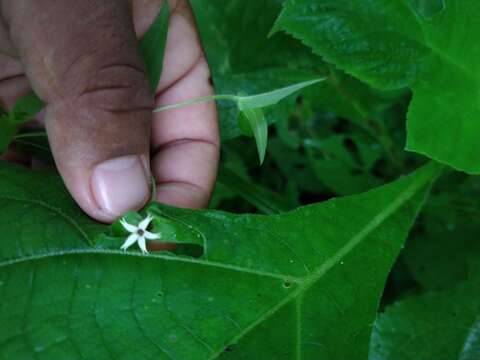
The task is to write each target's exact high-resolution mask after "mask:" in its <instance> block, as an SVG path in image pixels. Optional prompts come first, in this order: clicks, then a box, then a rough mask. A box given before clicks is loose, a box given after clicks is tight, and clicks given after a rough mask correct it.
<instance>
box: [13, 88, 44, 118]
mask: <svg viewBox="0 0 480 360" xmlns="http://www.w3.org/2000/svg"><path fill="white" fill-rule="evenodd" d="M44 106H45V104H44V103H43V101H42V100H40V98H39V97H38V96H37V95H36V94H35V93H34V92H33V91H30V92H29V93H28V94H27V95H25V96H23V97H21V98H20V99H19V100H18V101H17V102H16V103H15V105H14V106H13V109H12V112H11V113H10V121H11V123H12V124H16V125H20V124H23V123H24V122H26V121H29V120H31V119H33V118H34V117H35V115H37V114H38V113H39V112H40V111H41V110H42V109H43V107H44Z"/></svg>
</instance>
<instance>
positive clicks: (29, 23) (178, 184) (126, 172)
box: [0, 0, 219, 222]
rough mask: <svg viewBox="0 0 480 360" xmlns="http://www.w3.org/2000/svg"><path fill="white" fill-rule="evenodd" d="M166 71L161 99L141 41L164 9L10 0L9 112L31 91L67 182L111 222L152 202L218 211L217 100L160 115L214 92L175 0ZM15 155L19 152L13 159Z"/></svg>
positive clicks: (3, 88)
mask: <svg viewBox="0 0 480 360" xmlns="http://www.w3.org/2000/svg"><path fill="white" fill-rule="evenodd" d="M168 1H169V5H170V26H169V32H168V38H167V44H166V50H165V59H164V68H163V72H162V76H161V79H160V83H159V85H158V88H157V89H156V93H155V94H152V92H151V90H150V89H149V82H148V79H147V76H146V74H145V67H144V64H143V60H142V59H141V57H140V55H139V51H138V39H139V38H141V37H142V36H143V35H144V34H145V33H146V31H147V30H148V28H149V27H150V25H151V24H152V23H153V21H154V19H155V18H156V16H157V14H158V13H159V11H160V8H161V6H162V2H163V0H134V1H132V0H103V1H78V0H62V1H55V0H0V5H1V8H0V14H1V19H0V21H1V22H0V104H1V105H2V106H3V107H6V108H7V109H9V108H11V106H12V105H13V104H14V102H15V101H16V100H17V99H18V98H19V97H21V96H23V95H24V94H26V93H27V92H28V91H29V90H30V86H31V87H32V88H33V90H34V91H35V92H36V93H37V94H38V95H39V96H40V98H42V100H44V101H45V103H46V108H45V112H44V113H42V115H41V116H40V118H41V119H40V120H41V121H42V122H43V123H44V125H45V128H46V130H47V133H48V138H49V142H50V145H51V148H52V152H53V155H54V158H55V162H56V165H57V168H58V170H59V171H60V174H61V175H62V177H63V179H64V181H65V184H66V185H67V187H68V189H69V191H70V193H71V194H72V196H73V197H74V198H75V200H76V201H77V203H78V204H79V205H80V206H81V207H82V209H83V210H84V211H85V212H86V213H88V214H89V215H90V216H92V217H93V218H96V219H97V220H99V221H103V222H111V221H114V220H115V219H116V218H118V217H119V216H121V215H122V214H123V213H124V212H126V211H128V210H138V209H140V208H141V207H142V206H143V205H145V203H146V202H147V201H148V200H149V199H150V196H151V194H150V184H149V181H150V178H151V176H152V175H153V176H154V177H155V181H156V184H157V199H156V200H158V201H160V202H163V203H167V204H171V205H175V206H180V207H191V208H197V207H203V206H206V205H207V204H208V201H209V198H210V194H211V192H212V189H213V186H214V183H215V177H216V172H217V164H218V158H219V132H218V123H217V113H216V108H215V104H214V103H208V104H198V105H194V106H190V107H185V108H181V109H175V110H170V111H166V112H161V113H155V114H152V110H153V109H154V108H156V107H160V106H163V105H167V104H171V103H175V102H180V101H184V100H187V99H191V98H195V97H199V96H207V95H211V94H213V88H212V85H211V80H210V72H209V68H208V65H207V62H206V59H205V56H204V53H203V51H202V47H201V45H200V40H199V37H198V33H197V30H196V27H195V20H194V17H193V14H192V11H191V8H190V6H189V4H188V2H187V0H168ZM7 156H8V157H10V158H11V157H12V156H14V155H12V154H9V155H7Z"/></svg>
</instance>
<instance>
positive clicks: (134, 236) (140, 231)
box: [120, 215, 160, 254]
mask: <svg viewBox="0 0 480 360" xmlns="http://www.w3.org/2000/svg"><path fill="white" fill-rule="evenodd" d="M152 220H153V217H151V216H150V215H148V216H147V217H146V218H145V219H143V220H142V221H140V224H138V226H135V225H132V224H129V223H128V222H126V221H125V219H122V220H120V224H122V226H123V227H124V228H125V230H127V231H128V232H130V233H131V235H130V236H129V237H128V238H127V240H126V241H125V242H124V243H123V245H122V246H121V247H120V249H122V250H127V249H128V248H129V247H130V246H132V245H133V244H135V243H136V242H138V247H139V248H140V250H142V252H143V253H144V254H146V253H148V251H147V246H146V244H145V239H148V240H155V239H160V234H154V233H151V232H149V231H147V227H148V225H149V224H150V223H151V222H152Z"/></svg>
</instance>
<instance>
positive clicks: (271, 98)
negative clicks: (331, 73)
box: [237, 78, 325, 111]
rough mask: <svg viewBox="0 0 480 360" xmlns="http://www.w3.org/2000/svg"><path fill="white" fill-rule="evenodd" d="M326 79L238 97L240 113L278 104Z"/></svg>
mask: <svg viewBox="0 0 480 360" xmlns="http://www.w3.org/2000/svg"><path fill="white" fill-rule="evenodd" d="M324 80H325V78H321V79H315V80H309V81H304V82H301V83H299V84H294V85H290V86H287V87H284V88H282V89H278V90H274V91H270V92H267V93H263V94H258V95H251V96H238V97H237V103H238V109H239V110H240V111H245V110H250V109H259V108H264V107H267V106H272V105H275V104H277V103H278V102H279V101H280V100H282V99H284V98H286V97H288V96H290V95H292V94H294V93H295V92H297V91H299V90H302V89H304V88H306V87H308V86H310V85H313V84H317V83H319V82H321V81H324Z"/></svg>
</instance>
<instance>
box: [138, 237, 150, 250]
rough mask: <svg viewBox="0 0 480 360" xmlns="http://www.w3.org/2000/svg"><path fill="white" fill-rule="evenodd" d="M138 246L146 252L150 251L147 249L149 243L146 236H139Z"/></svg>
mask: <svg viewBox="0 0 480 360" xmlns="http://www.w3.org/2000/svg"><path fill="white" fill-rule="evenodd" d="M138 247H139V248H140V250H142V252H143V253H144V254H146V253H148V251H147V245H146V244H145V237H143V236H139V237H138Z"/></svg>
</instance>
